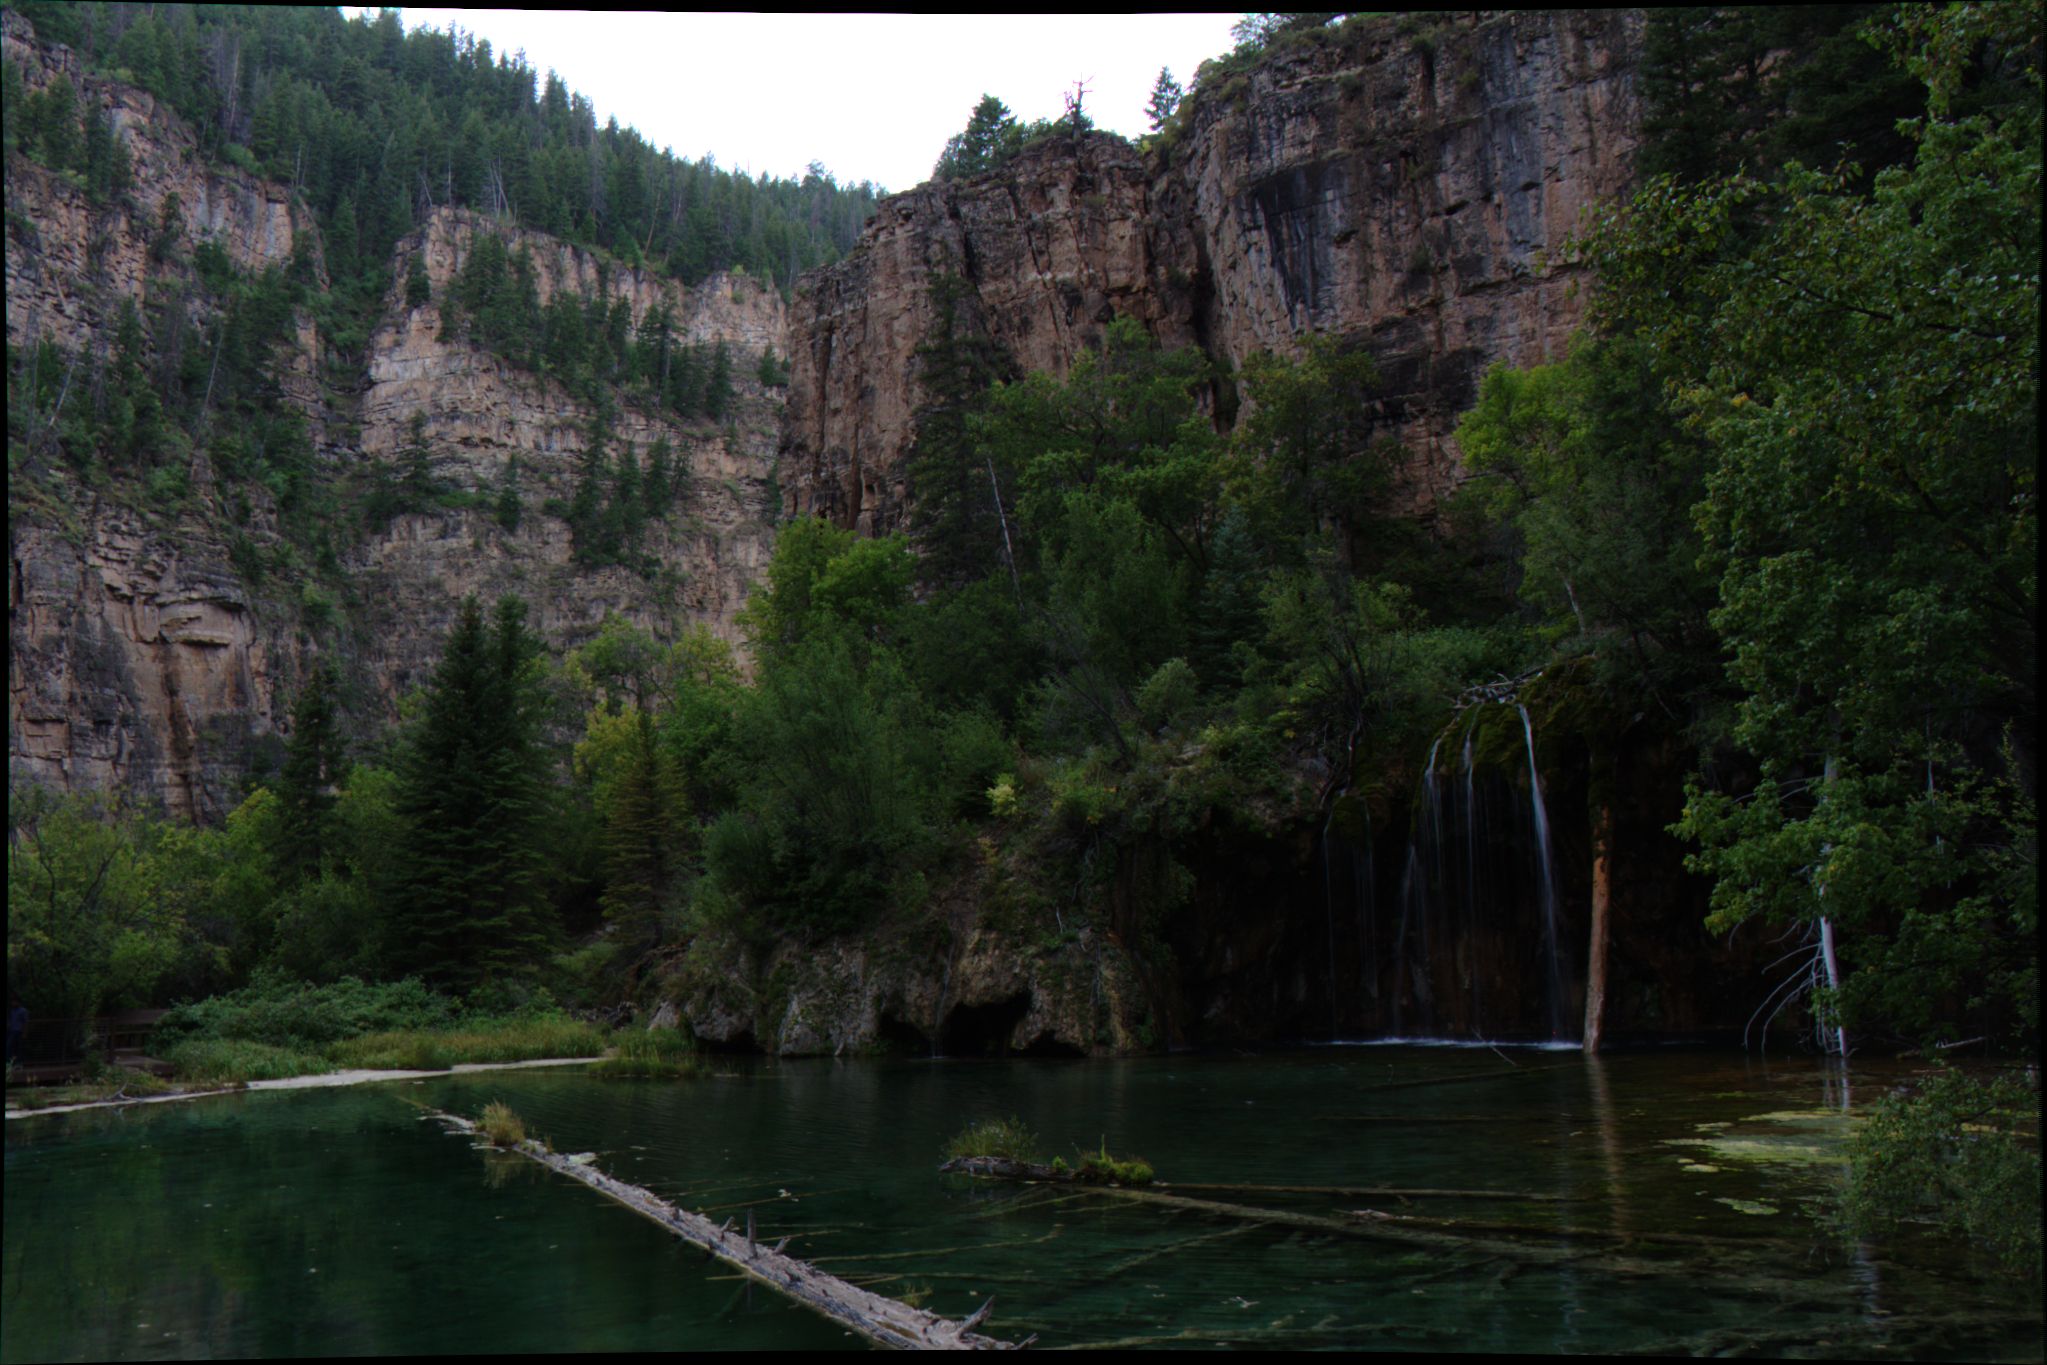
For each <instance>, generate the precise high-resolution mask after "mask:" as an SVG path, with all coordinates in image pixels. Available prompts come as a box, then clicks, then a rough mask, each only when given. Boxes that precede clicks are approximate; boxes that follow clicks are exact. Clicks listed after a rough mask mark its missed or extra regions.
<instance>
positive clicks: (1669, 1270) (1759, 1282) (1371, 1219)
mask: <svg viewBox="0 0 2047 1365" xmlns="http://www.w3.org/2000/svg"><path fill="white" fill-rule="evenodd" d="M939 1170H941V1171H949V1172H954V1173H958V1174H965V1175H977V1176H984V1177H992V1178H996V1179H1013V1180H1025V1181H1031V1180H1047V1181H1051V1182H1061V1181H1065V1182H1072V1183H1077V1184H1079V1185H1080V1192H1081V1193H1082V1194H1096V1195H1105V1196H1109V1197H1111V1198H1116V1199H1127V1200H1134V1201H1137V1202H1140V1203H1146V1204H1154V1205H1159V1206H1161V1207H1165V1208H1172V1209H1183V1210H1186V1211H1188V1212H1191V1213H1205V1214H1210V1215H1213V1216H1218V1217H1223V1218H1235V1219H1241V1220H1244V1221H1247V1222H1252V1223H1269V1224H1274V1225H1278V1226H1282V1227H1296V1228H1303V1229H1306V1230H1309V1231H1313V1232H1322V1233H1334V1234H1337V1235H1339V1236H1347V1237H1360V1238H1366V1239H1370V1240H1374V1241H1386V1242H1399V1243H1404V1244H1406V1245H1408V1246H1413V1247H1425V1248H1429V1249H1432V1250H1438V1251H1443V1252H1462V1253H1470V1254H1474V1255H1479V1256H1484V1257H1486V1258H1489V1259H1492V1258H1497V1259H1500V1260H1506V1261H1511V1262H1514V1263H1516V1264H1518V1265H1522V1266H1561V1265H1573V1266H1578V1267H1580V1268H1583V1269H1587V1270H1600V1271H1605V1272H1607V1273H1609V1274H1614V1275H1647V1276H1691V1277H1697V1278H1709V1277H1710V1278H1712V1279H1714V1280H1716V1281H1718V1282H1719V1283H1721V1284H1722V1285H1724V1286H1726V1287H1727V1290H1728V1292H1740V1290H1742V1289H1744V1288H1750V1289H1757V1290H1765V1289H1768V1288H1769V1287H1770V1286H1771V1285H1772V1283H1773V1282H1772V1281H1771V1280H1770V1279H1769V1278H1768V1277H1764V1278H1761V1279H1758V1278H1756V1277H1753V1276H1750V1275H1747V1274H1743V1273H1740V1272H1735V1273H1730V1272H1729V1271H1727V1270H1724V1269H1722V1268H1721V1267H1720V1266H1718V1265H1716V1264H1714V1263H1713V1257H1712V1255H1711V1253H1712V1252H1714V1251H1717V1250H1719V1249H1721V1248H1723V1247H1724V1248H1726V1250H1727V1251H1729V1252H1736V1251H1739V1252H1744V1253H1746V1252H1748V1251H1750V1249H1751V1248H1755V1249H1767V1248H1769V1247H1771V1246H1778V1247H1781V1246H1783V1245H1784V1244H1783V1243H1781V1242H1779V1241H1777V1240H1776V1239H1760V1238H1758V1239H1749V1238H1725V1239H1722V1238H1707V1237H1698V1236H1691V1235H1686V1234H1662V1233H1650V1234H1639V1235H1631V1234H1628V1233H1616V1232H1605V1231H1598V1230H1593V1229H1585V1228H1538V1227H1526V1228H1514V1229H1512V1230H1511V1231H1509V1229H1507V1228H1505V1227H1498V1228H1497V1230H1498V1231H1501V1232H1508V1234H1509V1236H1514V1234H1515V1233H1518V1234H1520V1235H1519V1236H1518V1237H1514V1240H1506V1239H1504V1238H1502V1237H1500V1236H1487V1235H1483V1234H1484V1233H1485V1232H1491V1231H1494V1230H1495V1228H1496V1225H1483V1224H1482V1225H1478V1226H1470V1225H1465V1226H1460V1225H1459V1224H1458V1223H1457V1222H1456V1220H1453V1219H1436V1218H1413V1217H1407V1216H1403V1215H1397V1214H1387V1213H1382V1212H1380V1211H1379V1210H1376V1209H1360V1210H1355V1211H1340V1212H1339V1213H1338V1214H1337V1215H1336V1216H1330V1215H1328V1214H1318V1213H1306V1212H1302V1211H1299V1210H1294V1209H1274V1208H1254V1207H1252V1206H1250V1205H1246V1204H1235V1203H1223V1202H1221V1201H1219V1200H1214V1199H1196V1198H1193V1197H1192V1196H1189V1195H1185V1194H1180V1193H1176V1192H1174V1189H1173V1187H1172V1186H1170V1185H1164V1184H1159V1185H1153V1186H1150V1187H1147V1188H1142V1189H1135V1188H1131V1187H1129V1186H1123V1185H1115V1184H1108V1183H1098V1182H1089V1181H1084V1180H1078V1179H1077V1177H1076V1173H1075V1172H1073V1171H1069V1170H1066V1169H1064V1168H1063V1167H1052V1166H1043V1165H1040V1164H1039V1163H1037V1162H1030V1161H1012V1160H1010V1159H1008V1158H1006V1157H985V1156H972V1157H955V1158H954V1159H953V1160H951V1161H948V1162H946V1163H945V1164H944V1165H943V1166H940V1167H939ZM1040 1173H1042V1174H1040ZM1181 1188H1186V1187H1184V1186H1183V1187H1181ZM1236 1188H1238V1189H1248V1188H1250V1187H1247V1186H1238V1187H1236ZM1467 1193H1475V1192H1467ZM1503 1193H1504V1192H1503ZM1068 1197H1072V1196H1068ZM1574 1240H1577V1241H1592V1242H1599V1243H1606V1244H1608V1245H1611V1244H1612V1243H1614V1242H1620V1243H1623V1244H1628V1243H1635V1242H1662V1241H1672V1242H1677V1243H1678V1244H1681V1245H1686V1246H1692V1247H1697V1248H1698V1249H1699V1250H1698V1252H1697V1253H1696V1254H1695V1255H1694V1256H1693V1257H1692V1258H1691V1259H1689V1260H1686V1261H1669V1262H1666V1261H1657V1260H1652V1259H1647V1258H1644V1257H1640V1256H1629V1255H1625V1254H1622V1253H1621V1252H1618V1251H1614V1250H1607V1249H1603V1248H1601V1247H1595V1246H1573V1245H1571V1244H1570V1243H1571V1242H1572V1241H1574ZM1560 1241H1561V1242H1562V1243H1563V1245H1557V1243H1558V1242H1560Z"/></svg>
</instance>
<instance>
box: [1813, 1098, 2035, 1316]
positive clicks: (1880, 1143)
mask: <svg viewBox="0 0 2047 1365" xmlns="http://www.w3.org/2000/svg"><path fill="white" fill-rule="evenodd" d="M2039 1123H2040V1094H2039V1091H2038V1090H2036V1089H2034V1088H2032V1087H2031V1086H2028V1085H2025V1084H2022V1083H2021V1082H2019V1081H2016V1080H2011V1079H1999V1080H1992V1081H1987V1082H1986V1081H1983V1080H1979V1079H1977V1078H1974V1077H1970V1076H1966V1075H1963V1074H1962V1073H1960V1072H1958V1071H1945V1072H1943V1073H1942V1074H1939V1075H1937V1076H1935V1077H1934V1078H1933V1079H1931V1080H1929V1081H1927V1082H1926V1083H1925V1084H1923V1085H1922V1086H1920V1087H1919V1090H1918V1092H1917V1093H1916V1094H1911V1095H1904V1094H1896V1095H1891V1096H1887V1097H1886V1098H1884V1099H1882V1100H1879V1101H1878V1102H1877V1105H1876V1109H1875V1112H1874V1113H1872V1114H1871V1115H1870V1118H1869V1122H1868V1123H1867V1124H1866V1125H1865V1126H1864V1127H1863V1129H1862V1131H1860V1132H1859V1133H1857V1134H1856V1135H1855V1137H1854V1138H1852V1139H1851V1140H1850V1142H1849V1144H1848V1158H1849V1182H1848V1190H1847V1192H1846V1196H1845V1199H1844V1201H1843V1208H1842V1222H1843V1224H1844V1225H1845V1228H1846V1230H1847V1231H1848V1232H1849V1233H1850V1234H1851V1235H1855V1236H1868V1235H1870V1234H1872V1233H1877V1234H1880V1233H1884V1232H1890V1231H1894V1230H1895V1229H1896V1228H1897V1226H1898V1225H1899V1224H1900V1223H1902V1222H1925V1223H1931V1224H1933V1225H1934V1226H1936V1227H1939V1228H1941V1229H1942V1230H1943V1231H1945V1232H1948V1233H1950V1234H1952V1235H1955V1236H1959V1237H1962V1238H1965V1239H1967V1240H1969V1241H1971V1242H1974V1243H1976V1244H1977V1245H1979V1246H1982V1247H1985V1248H1986V1249H1988V1250H1989V1251H1990V1252H1991V1253H1992V1254H1994V1255H1995V1256H1996V1257H1997V1258H1998V1260H1999V1261H2001V1262H2002V1263H2003V1264H2004V1266H2005V1267H2006V1269H2008V1270H2010V1271H2012V1272H2014V1273H2017V1274H2021V1275H2027V1276H2030V1277H2031V1278H2032V1279H2033V1280H2034V1281H2035V1282H2036V1283H2037V1281H2038V1280H2039V1276H2040V1150H2039V1143H2040V1133H2039Z"/></svg>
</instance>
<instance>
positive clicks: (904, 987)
mask: <svg viewBox="0 0 2047 1365" xmlns="http://www.w3.org/2000/svg"><path fill="white" fill-rule="evenodd" d="M980 919H981V917H980V915H979V914H978V912H977V911H976V910H974V909H972V908H968V909H967V910H966V912H965V915H964V920H965V923H964V925H963V927H961V928H960V929H958V930H957V931H956V934H955V938H954V943H955V946H954V947H952V948H949V949H948V948H941V947H938V946H936V944H935V943H933V942H932V941H931V936H930V935H929V934H918V935H895V936H889V935H885V934H877V935H870V936H867V937H865V938H852V937H844V938H838V939H833V940H830V941H827V942H826V943H824V944H822V945H816V946H805V945H800V944H796V943H785V944H781V945H778V946H777V947H776V948H774V949H773V950H772V951H771V952H770V953H769V954H768V955H767V957H766V958H765V959H763V958H762V957H761V956H760V955H759V954H758V952H756V951H755V950H752V949H749V948H745V947H741V946H740V945H737V944H735V943H731V942H728V941H726V940H724V939H723V938H721V937H720V936H718V935H715V934H704V935H700V936H699V937H698V939H697V940H696V942H695V943H694V944H693V945H692V946H691V948H690V950H689V954H688V956H687V957H686V958H685V959H684V960H683V961H682V963H681V964H680V965H679V966H678V967H677V968H676V969H675V970H674V971H673V972H672V973H671V974H670V975H669V976H668V977H667V978H666V980H665V982H664V986H663V990H664V995H663V1002H662V1004H661V1006H660V1009H661V1010H662V1011H664V1012H665V1011H668V1010H670V1009H672V1010H673V1011H674V1012H675V1015H676V1017H678V1018H679V1019H681V1020H683V1021H686V1022H687V1023H688V1024H689V1026H690V1029H691V1032H692V1033H693V1034H694V1035H695V1036H696V1037H697V1038H698V1039H699V1040H701V1041H703V1042H706V1043H710V1044H712V1045H714V1046H719V1047H728V1048H758V1049H760V1050H762V1051H765V1052H769V1053H774V1054H777V1055H779V1056H784V1057H810V1056H862V1055H868V1054H872V1053H876V1052H908V1053H912V1054H917V1055H926V1054H934V1055H941V1056H967V1057H978V1056H991V1055H1010V1054H1018V1053H1023V1054H1031V1055H1037V1056H1063V1057H1081V1056H1090V1055H1095V1054H1105V1055H1114V1054H1123V1053H1129V1052H1135V1051H1141V1050H1143V1049H1145V1048H1148V1047H1150V1046H1152V1045H1153V1044H1154V1043H1155V1042H1156V1041H1158V1039H1157V1037H1156V1036H1155V1031H1154V1028H1153V1025H1152V1024H1151V1022H1150V1021H1151V1013H1150V1011H1151V1006H1150V1004H1149V1002H1148V1001H1147V999H1146V997H1145V994H1144V992H1143V990H1142V988H1141V986H1140V984H1139V982H1138V979H1137V974H1136V972H1135V970H1134V969H1133V967H1132V965H1131V963H1130V961H1129V958H1128V957H1127V955H1126V954H1125V953H1124V952H1123V950H1122V949H1121V948H1120V947H1118V946H1116V945H1115V944H1114V943H1113V942H1110V941H1108V940H1107V939H1106V938H1105V937H1104V936H1103V935H1102V934H1101V932H1100V931H1099V930H1096V929H1082V930H1080V931H1078V933H1077V935H1076V938H1075V939H1074V941H1071V942H1065V943H1062V944H1060V945H1059V946H1058V947H1056V948H1052V949H1045V948H1042V947H1040V946H1038V945H1036V944H1033V943H1030V942H1028V941H1025V940H1023V939H1020V938H1018V937H1017V936H1016V935H1015V934H1014V933H1011V932H1005V931H1004V930H1001V929H998V928H996V927H993V926H991V925H987V924H984V923H982V922H980Z"/></svg>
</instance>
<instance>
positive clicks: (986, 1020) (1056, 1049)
mask: <svg viewBox="0 0 2047 1365" xmlns="http://www.w3.org/2000/svg"><path fill="white" fill-rule="evenodd" d="M1030 1012H1031V993H1030V991H1028V990H1021V991H1018V992H1017V993H1016V994H1014V995H1011V996H1008V997H1005V998H1004V999H1001V1000H996V1001H992V1002H990V1003H989V1004H986V1005H955V1006H954V1007H953V1009H952V1012H951V1013H950V1014H948V1015H946V1016H945V1027H944V1029H943V1031H942V1032H941V1034H940V1036H939V1052H940V1055H942V1056H946V1057H1079V1056H1083V1055H1084V1054H1083V1053H1082V1052H1081V1050H1080V1049H1079V1048H1077V1047H1074V1046H1073V1045H1071V1044H1070V1043H1062V1042H1060V1041H1058V1040H1057V1039H1055V1038H1053V1037H1052V1036H1051V1035H1050V1034H1042V1035H1040V1036H1039V1037H1037V1038H1035V1039H1033V1040H1032V1041H1031V1042H1030V1043H1029V1044H1028V1045H1027V1046H1024V1047H1020V1048H1018V1047H1011V1046H1010V1045H1009V1040H1010V1037H1011V1036H1012V1035H1013V1034H1014V1033H1015V1032H1016V1026H1017V1025H1018V1024H1020V1023H1022V1022H1023V1020H1024V1016H1025V1015H1027V1014H1029V1013H1030Z"/></svg>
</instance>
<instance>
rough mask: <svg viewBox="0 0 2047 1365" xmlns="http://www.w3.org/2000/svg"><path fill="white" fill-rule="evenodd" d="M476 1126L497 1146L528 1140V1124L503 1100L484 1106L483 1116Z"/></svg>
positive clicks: (512, 1145) (514, 1145)
mask: <svg viewBox="0 0 2047 1365" xmlns="http://www.w3.org/2000/svg"><path fill="white" fill-rule="evenodd" d="M476 1126H477V1127H478V1128H480V1129H481V1130H482V1131H483V1135H484V1136H485V1137H487V1138H489V1139H490V1140H491V1142H492V1144H493V1145H495V1146H499V1147H516V1146H518V1145H519V1144H520V1143H522V1142H524V1141H525V1140H526V1124H525V1123H524V1121H523V1120H521V1119H520V1117H519V1116H518V1115H517V1114H515V1113H513V1112H512V1111H511V1108H510V1107H509V1106H508V1105H506V1104H505V1103H504V1102H503V1101H501V1100H492V1101H491V1102H490V1103H489V1104H486V1105H485V1106H483V1116H482V1117H481V1118H480V1119H478V1120H477V1123H476Z"/></svg>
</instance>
